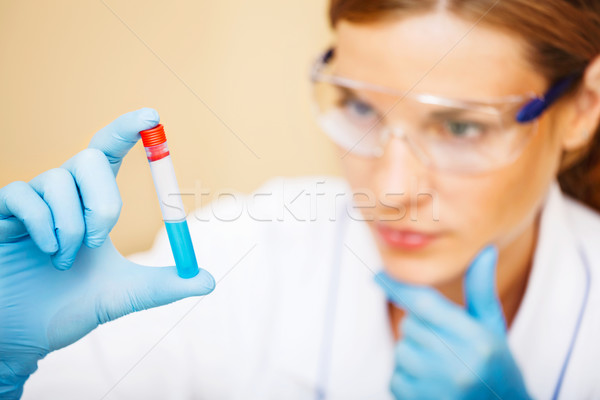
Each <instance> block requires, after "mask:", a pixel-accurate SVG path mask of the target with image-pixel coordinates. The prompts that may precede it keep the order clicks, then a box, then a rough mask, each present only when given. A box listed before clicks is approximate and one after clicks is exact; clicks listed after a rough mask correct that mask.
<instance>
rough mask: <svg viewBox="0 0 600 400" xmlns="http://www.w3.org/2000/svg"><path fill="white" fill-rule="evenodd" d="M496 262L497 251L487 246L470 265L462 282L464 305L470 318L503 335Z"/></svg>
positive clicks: (503, 326) (502, 315)
mask: <svg viewBox="0 0 600 400" xmlns="http://www.w3.org/2000/svg"><path fill="white" fill-rule="evenodd" d="M497 260H498V251H497V250H496V248H495V247H494V246H488V247H486V248H484V249H483V250H482V251H481V252H480V253H479V254H478V255H477V257H476V258H475V260H474V261H473V262H472V263H471V266H470V267H469V270H468V271H467V273H466V275H465V280H464V291H465V304H466V307H467V312H468V313H469V314H470V315H471V316H472V317H474V318H476V319H477V320H479V321H481V322H482V323H483V324H484V325H485V326H487V327H488V328H489V329H491V330H492V331H493V332H495V333H497V334H499V335H504V334H505V332H506V323H505V321H504V314H503V312H502V304H501V303H500V300H499V299H498V295H497V290H496V262H497Z"/></svg>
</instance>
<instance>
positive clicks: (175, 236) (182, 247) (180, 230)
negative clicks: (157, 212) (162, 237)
mask: <svg viewBox="0 0 600 400" xmlns="http://www.w3.org/2000/svg"><path fill="white" fill-rule="evenodd" d="M165 227H166V228H167V235H168V236H169V243H170V244H171V250H172V251H173V257H174V258H175V265H176V266H177V275H179V276H180V277H181V278H185V279H188V278H192V277H194V276H196V275H198V271H199V270H198V261H197V260H196V253H195V252H194V247H193V246H192V238H191V236H190V230H189V228H188V224H187V221H181V222H165Z"/></svg>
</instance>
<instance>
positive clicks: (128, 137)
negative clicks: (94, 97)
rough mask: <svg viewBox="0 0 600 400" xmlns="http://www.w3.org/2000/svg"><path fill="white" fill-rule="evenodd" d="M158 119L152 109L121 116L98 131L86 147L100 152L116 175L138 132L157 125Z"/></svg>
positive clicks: (137, 138)
mask: <svg viewBox="0 0 600 400" xmlns="http://www.w3.org/2000/svg"><path fill="white" fill-rule="evenodd" d="M159 121H160V117H159V115H158V112H156V110H153V109H152V108H141V109H139V110H136V111H132V112H129V113H127V114H123V115H121V116H120V117H118V118H117V119H115V120H114V121H113V122H111V123H110V124H108V125H107V126H105V127H104V128H102V129H100V130H99V131H98V132H97V133H96V134H95V135H94V137H93V138H92V140H91V141H90V144H89V146H88V147H90V148H94V149H98V150H100V151H102V152H103V153H104V154H105V155H106V158H107V159H108V161H109V162H110V166H111V169H112V171H113V173H114V175H117V172H118V171H119V167H120V166H121V161H122V160H123V157H125V155H126V154H127V152H128V151H129V149H131V148H132V147H133V146H134V145H135V144H136V143H137V141H138V140H139V138H140V134H139V132H140V131H143V130H145V129H150V128H153V127H155V126H156V125H158V122H159Z"/></svg>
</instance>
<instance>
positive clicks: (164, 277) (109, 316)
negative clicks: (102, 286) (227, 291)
mask: <svg viewBox="0 0 600 400" xmlns="http://www.w3.org/2000/svg"><path fill="white" fill-rule="evenodd" d="M127 263H128V264H129V265H127V266H126V268H127V270H128V271H124V272H125V275H124V276H123V277H122V279H123V280H126V281H127V282H129V284H128V286H127V287H126V288H124V290H122V291H120V295H119V296H118V297H117V299H115V298H114V297H113V298H111V297H110V296H112V295H111V293H114V292H115V291H114V287H113V288H112V289H111V290H106V291H104V293H105V295H106V296H109V297H105V298H103V301H102V305H103V306H102V307H101V308H100V309H101V310H102V312H101V313H100V315H98V320H99V321H101V323H104V322H108V321H112V320H114V319H116V318H119V317H121V316H123V315H126V314H130V313H132V312H135V311H140V310H146V309H149V308H154V307H159V306H163V305H165V304H169V303H173V302H175V301H178V300H181V299H184V298H187V297H191V296H204V295H207V294H209V293H210V292H212V291H213V290H214V288H215V280H214V278H213V277H212V275H211V274H210V273H209V272H208V271H206V270H203V269H200V272H199V273H198V275H196V276H195V277H193V278H190V279H182V278H180V277H179V276H178V275H177V270H176V268H175V267H145V266H141V265H137V264H134V263H132V262H129V261H127ZM109 284H110V285H113V283H112V282H110V283H109Z"/></svg>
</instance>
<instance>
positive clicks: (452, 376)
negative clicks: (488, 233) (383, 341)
mask: <svg viewBox="0 0 600 400" xmlns="http://www.w3.org/2000/svg"><path fill="white" fill-rule="evenodd" d="M496 260H497V251H496V249H495V248H493V247H486V248H485V249H484V250H483V251H482V252H480V253H479V255H478V256H477V257H476V259H475V260H474V261H473V263H472V264H471V266H470V267H469V270H468V271H467V274H466V276H465V281H464V288H465V298H466V309H463V308H462V307H460V306H458V305H456V304H454V303H452V302H450V301H449V300H447V299H446V298H445V297H444V296H442V294H440V293H439V292H438V291H436V290H435V289H433V288H430V287H426V286H416V285H408V284H404V283H400V282H398V281H395V280H393V279H391V278H390V277H389V276H388V275H387V274H385V273H379V274H378V275H377V276H376V281H377V283H378V284H379V285H380V286H381V287H382V288H383V289H384V291H385V292H386V294H387V296H388V297H389V299H390V300H391V301H392V302H394V303H395V304H396V305H398V306H399V307H401V308H402V309H404V310H405V311H406V316H405V317H404V318H403V320H402V322H401V325H400V329H401V332H402V335H403V336H402V339H401V340H400V341H399V342H398V343H397V345H396V349H395V361H396V367H395V370H394V374H393V377H392V382H391V390H392V393H393V394H394V396H395V397H396V398H397V399H529V398H530V397H529V395H528V394H527V390H526V388H525V384H524V382H523V378H522V376H521V372H520V371H519V368H518V367H517V365H516V364H515V361H514V359H513V357H512V355H511V353H510V350H509V348H508V345H507V342H506V324H505V320H504V316H503V312H502V306H501V304H500V302H499V301H498V298H497V295H496V286H495V269H496Z"/></svg>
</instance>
